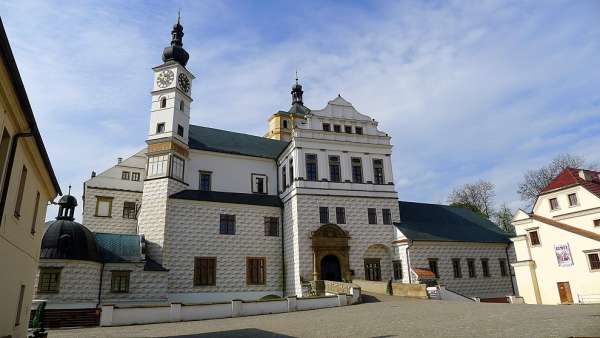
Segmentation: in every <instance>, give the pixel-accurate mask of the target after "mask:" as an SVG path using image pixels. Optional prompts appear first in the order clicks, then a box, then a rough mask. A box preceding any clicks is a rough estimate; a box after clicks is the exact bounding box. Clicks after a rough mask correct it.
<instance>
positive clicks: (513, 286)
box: [504, 244, 516, 296]
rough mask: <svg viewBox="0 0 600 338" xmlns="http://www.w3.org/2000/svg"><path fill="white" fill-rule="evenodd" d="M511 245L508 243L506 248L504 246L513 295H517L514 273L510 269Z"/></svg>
mask: <svg viewBox="0 0 600 338" xmlns="http://www.w3.org/2000/svg"><path fill="white" fill-rule="evenodd" d="M509 246H510V244H508V245H506V248H504V252H505V253H506V265H507V267H506V268H507V269H508V276H509V277H510V287H511V288H512V292H513V295H515V296H516V293H515V282H514V281H513V274H512V272H511V271H510V258H509V257H508V247H509Z"/></svg>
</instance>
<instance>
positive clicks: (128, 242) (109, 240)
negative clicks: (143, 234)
mask: <svg viewBox="0 0 600 338" xmlns="http://www.w3.org/2000/svg"><path fill="white" fill-rule="evenodd" d="M95 236H96V243H98V247H99V249H100V255H101V256H102V260H103V261H104V262H112V263H119V262H141V261H142V260H143V259H142V251H141V249H140V236H138V235H123V234H109V233H98V232H97V233H95Z"/></svg>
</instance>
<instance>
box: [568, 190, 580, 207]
mask: <svg viewBox="0 0 600 338" xmlns="http://www.w3.org/2000/svg"><path fill="white" fill-rule="evenodd" d="M571 197H573V199H571ZM567 199H568V200H569V207H576V206H578V205H579V199H578V198H577V193H571V194H568V195H567ZM573 201H575V203H573Z"/></svg>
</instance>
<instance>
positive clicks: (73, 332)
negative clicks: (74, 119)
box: [49, 296, 600, 338]
mask: <svg viewBox="0 0 600 338" xmlns="http://www.w3.org/2000/svg"><path fill="white" fill-rule="evenodd" d="M377 298H379V300H381V301H379V302H378V301H377V299H375V300H374V302H371V303H365V304H360V305H354V306H346V307H342V308H330V309H321V310H312V311H301V312H294V313H283V314H274V315H263V316H253V317H240V318H227V319H214V320H205V321H195V322H179V323H165V324H152V325H132V326H121V327H103V328H87V329H64V330H52V331H50V335H49V337H52V338H58V337H180V338H191V337H198V338H203V337H217V338H219V337H440V336H444V337H594V336H595V337H600V305H561V306H554V305H520V304H484V303H480V304H478V303H465V302H452V301H436V300H416V299H406V298H399V297H390V296H382V297H379V296H377ZM371 300H373V299H372V298H371Z"/></svg>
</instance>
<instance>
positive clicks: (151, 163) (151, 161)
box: [146, 153, 171, 178]
mask: <svg viewBox="0 0 600 338" xmlns="http://www.w3.org/2000/svg"><path fill="white" fill-rule="evenodd" d="M170 161H171V160H170V156H169V154H168V153H162V154H154V155H151V156H148V160H147V165H146V168H147V169H146V177H147V178H160V177H165V176H167V175H169V171H170V169H169V166H170ZM159 168H161V169H162V171H160V172H159V171H154V170H158V169H159Z"/></svg>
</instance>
